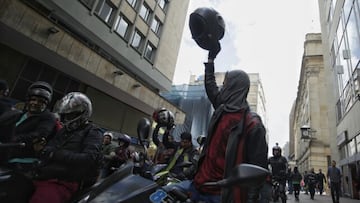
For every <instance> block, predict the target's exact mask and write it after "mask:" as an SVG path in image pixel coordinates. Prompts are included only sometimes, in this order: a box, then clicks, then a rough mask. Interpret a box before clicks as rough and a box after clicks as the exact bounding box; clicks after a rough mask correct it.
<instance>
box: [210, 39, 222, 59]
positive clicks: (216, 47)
mask: <svg viewBox="0 0 360 203" xmlns="http://www.w3.org/2000/svg"><path fill="white" fill-rule="evenodd" d="M220 50H221V46H220V42H216V43H214V45H213V46H212V47H211V49H210V50H209V55H208V59H212V60H214V59H215V58H216V56H217V55H218V53H219V52H220Z"/></svg>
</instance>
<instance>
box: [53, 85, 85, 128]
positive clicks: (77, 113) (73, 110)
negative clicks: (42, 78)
mask: <svg viewBox="0 0 360 203" xmlns="http://www.w3.org/2000/svg"><path fill="white" fill-rule="evenodd" d="M57 113H58V114H59V115H60V117H61V122H62V123H63V125H64V127H65V128H66V130H67V131H73V130H76V129H78V128H79V127H81V126H82V125H84V124H86V123H88V121H89V118H90V116H91V114H92V104H91V101H90V99H89V98H88V97H87V96H86V95H85V94H83V93H81V92H70V93H68V94H67V95H65V96H64V97H63V98H62V99H61V100H60V102H59V106H58V112H57Z"/></svg>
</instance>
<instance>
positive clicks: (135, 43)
mask: <svg viewBox="0 0 360 203" xmlns="http://www.w3.org/2000/svg"><path fill="white" fill-rule="evenodd" d="M143 40H144V37H143V36H142V35H141V34H140V32H139V31H138V30H136V31H135V32H134V35H133V39H132V42H131V46H132V47H134V48H135V49H137V50H139V51H140V49H141V45H142V42H143Z"/></svg>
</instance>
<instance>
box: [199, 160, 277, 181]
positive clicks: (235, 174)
mask: <svg viewBox="0 0 360 203" xmlns="http://www.w3.org/2000/svg"><path fill="white" fill-rule="evenodd" d="M268 175H270V172H269V170H267V169H265V168H262V167H260V166H257V165H253V164H240V165H238V166H236V167H235V168H234V169H233V170H232V172H231V173H230V176H229V177H228V178H226V179H223V180H220V181H217V182H208V183H204V184H203V187H205V186H207V187H209V186H213V187H231V186H235V185H236V186H240V187H253V186H258V185H260V184H262V183H263V182H264V181H265V179H266V177H267V176H268Z"/></svg>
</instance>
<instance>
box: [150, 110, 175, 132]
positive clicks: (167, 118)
mask: <svg viewBox="0 0 360 203" xmlns="http://www.w3.org/2000/svg"><path fill="white" fill-rule="evenodd" d="M152 117H153V119H154V120H155V122H156V123H158V125H159V126H160V127H168V128H171V127H173V126H174V114H173V113H172V112H171V111H169V110H167V109H165V108H159V109H156V110H155V111H154V113H153V115H152Z"/></svg>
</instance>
